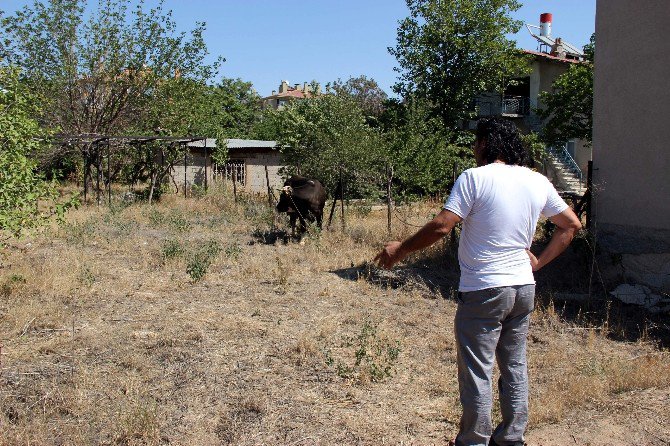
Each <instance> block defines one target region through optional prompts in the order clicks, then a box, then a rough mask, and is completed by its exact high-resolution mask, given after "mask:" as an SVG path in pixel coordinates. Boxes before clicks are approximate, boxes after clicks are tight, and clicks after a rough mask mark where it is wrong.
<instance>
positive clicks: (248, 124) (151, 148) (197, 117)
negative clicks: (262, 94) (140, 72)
mask: <svg viewBox="0 0 670 446" xmlns="http://www.w3.org/2000/svg"><path fill="white" fill-rule="evenodd" d="M259 100H260V98H259V96H258V94H257V93H256V92H255V91H254V90H253V88H252V86H251V84H250V83H248V82H244V81H242V80H240V79H228V78H224V79H222V80H221V82H220V83H219V84H217V85H213V86H212V85H206V84H205V83H203V82H200V81H197V80H193V79H186V78H174V79H167V80H165V81H164V82H161V83H160V84H159V86H158V88H157V89H156V90H155V91H154V92H153V96H152V100H151V107H150V108H149V109H148V113H147V115H146V121H145V122H141V123H140V127H139V129H138V131H139V132H140V133H141V131H142V130H141V129H142V128H150V129H152V131H153V132H154V133H156V134H158V135H161V136H184V135H192V136H204V137H207V138H216V139H217V140H219V141H223V140H224V139H226V138H246V137H248V136H249V135H250V132H251V130H252V127H253V125H254V123H255V121H256V120H257V119H258V116H259V114H260V102H259ZM144 149H145V150H143V151H137V150H130V151H129V153H128V154H127V156H126V159H134V162H132V163H130V164H129V167H130V168H131V176H133V177H147V178H150V179H151V186H152V187H151V192H150V195H149V200H150V201H151V197H152V196H153V189H154V186H155V185H156V182H157V180H159V179H161V178H164V177H165V176H166V175H167V173H168V172H169V171H170V169H172V167H173V166H174V165H175V163H176V162H178V161H180V160H181V159H183V148H182V147H180V146H179V145H176V144H166V143H162V144H145V145H144ZM213 155H214V157H215V158H216V160H217V161H218V162H224V161H225V159H226V158H227V152H226V150H225V147H224V146H223V145H222V144H219V147H218V148H217V150H216V151H215V152H214V153H213ZM157 159H160V163H158V162H157Z"/></svg>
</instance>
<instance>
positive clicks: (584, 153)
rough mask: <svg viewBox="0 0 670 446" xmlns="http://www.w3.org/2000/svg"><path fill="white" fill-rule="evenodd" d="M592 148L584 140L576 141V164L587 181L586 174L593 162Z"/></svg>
mask: <svg viewBox="0 0 670 446" xmlns="http://www.w3.org/2000/svg"><path fill="white" fill-rule="evenodd" d="M592 152H593V151H592V150H591V146H590V145H588V144H587V142H586V141H584V140H582V139H576V140H575V156H574V158H575V162H576V163H577V165H578V166H579V168H580V169H581V170H582V173H583V174H584V179H586V172H587V169H588V165H589V161H591V158H592V154H593V153H592Z"/></svg>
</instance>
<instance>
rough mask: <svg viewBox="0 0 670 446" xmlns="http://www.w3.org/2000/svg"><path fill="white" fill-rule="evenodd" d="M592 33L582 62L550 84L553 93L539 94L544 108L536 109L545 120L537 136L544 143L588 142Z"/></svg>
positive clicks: (591, 110)
mask: <svg viewBox="0 0 670 446" xmlns="http://www.w3.org/2000/svg"><path fill="white" fill-rule="evenodd" d="M595 44H596V37H595V34H593V35H591V40H590V43H588V44H587V45H586V46H584V56H585V57H584V61H583V62H582V63H578V64H573V65H571V66H570V68H568V71H566V72H565V73H563V74H562V75H560V76H559V77H557V78H556V80H554V83H553V84H552V91H550V92H543V93H541V94H540V101H541V102H542V103H543V104H544V105H545V108H542V109H540V110H538V115H539V116H540V117H541V118H542V119H543V120H544V127H543V129H542V132H541V133H540V137H541V139H542V140H543V141H544V142H546V143H547V144H550V145H552V144H558V143H564V142H566V141H567V140H569V139H573V138H576V139H583V140H585V141H588V142H591V138H592V132H593V61H594V58H595V48H596V46H595Z"/></svg>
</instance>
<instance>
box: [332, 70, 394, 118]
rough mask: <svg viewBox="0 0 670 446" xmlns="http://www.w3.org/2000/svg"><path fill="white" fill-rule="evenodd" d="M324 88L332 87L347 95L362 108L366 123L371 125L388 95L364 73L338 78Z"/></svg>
mask: <svg viewBox="0 0 670 446" xmlns="http://www.w3.org/2000/svg"><path fill="white" fill-rule="evenodd" d="M326 89H327V90H328V89H332V90H333V91H334V92H335V93H336V94H338V95H347V96H350V97H351V98H352V99H354V101H356V103H357V104H358V106H359V107H360V108H361V110H363V113H364V115H365V117H366V119H367V121H368V123H370V124H373V125H374V124H375V121H376V120H377V119H378V118H379V117H380V116H381V114H382V113H383V112H384V102H385V101H386V100H387V99H388V95H387V94H386V93H385V92H384V90H382V89H381V88H380V87H379V85H378V84H377V82H376V81H375V80H374V79H372V78H368V77H367V76H365V75H361V76H358V77H350V78H349V79H347V80H346V81H342V80H341V79H338V80H336V81H335V82H333V84H332V85H329V86H327V88H326Z"/></svg>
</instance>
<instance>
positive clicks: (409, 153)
mask: <svg viewBox="0 0 670 446" xmlns="http://www.w3.org/2000/svg"><path fill="white" fill-rule="evenodd" d="M386 107H387V108H386V111H385V113H384V115H383V116H382V118H381V122H382V124H383V126H384V137H385V138H386V141H387V147H388V155H387V157H388V160H389V162H390V163H391V164H392V165H393V166H394V189H395V194H396V195H397V196H401V197H409V198H412V197H416V196H423V195H441V194H444V193H445V192H447V190H448V188H449V186H450V184H452V183H453V181H454V179H455V176H457V175H458V174H460V173H461V172H462V171H463V170H465V169H467V168H469V167H474V160H473V157H472V150H471V149H470V143H471V142H472V139H473V136H472V135H471V134H470V133H465V132H462V133H458V134H456V135H458V137H457V138H453V137H452V136H453V135H454V133H453V132H450V131H448V130H446V129H445V128H444V126H443V124H442V121H441V120H440V119H439V117H436V116H433V115H432V114H431V111H430V109H429V107H428V106H427V105H426V104H425V101H421V100H416V99H415V100H410V101H404V102H403V103H400V102H399V101H389V102H387V104H386ZM452 139H455V142H451V140H452Z"/></svg>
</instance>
